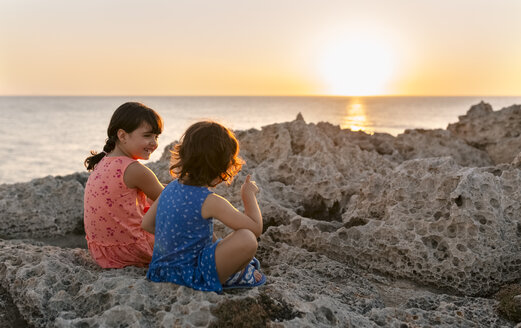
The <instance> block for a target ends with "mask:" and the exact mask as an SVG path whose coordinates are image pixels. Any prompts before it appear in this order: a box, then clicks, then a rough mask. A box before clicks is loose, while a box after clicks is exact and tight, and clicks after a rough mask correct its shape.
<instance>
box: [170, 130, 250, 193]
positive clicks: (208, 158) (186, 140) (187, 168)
mask: <svg viewBox="0 0 521 328" xmlns="http://www.w3.org/2000/svg"><path fill="white" fill-rule="evenodd" d="M238 155H239V142H238V141H237V139H236V138H235V135H234V134H233V132H231V131H230V130H229V129H227V128H226V127H224V126H222V125H221V124H219V123H216V122H211V121H202V122H197V123H195V124H193V125H192V126H190V127H189V128H188V129H187V130H186V132H185V134H184V135H183V137H182V138H181V141H180V143H178V144H177V145H176V146H175V147H174V150H173V151H172V166H171V167H170V173H171V174H172V176H173V177H177V178H178V179H179V180H181V181H182V182H183V183H184V184H188V185H194V186H211V187H214V186H216V185H217V184H218V183H220V182H223V181H225V182H227V183H231V181H232V180H233V177H234V176H235V175H236V174H237V173H238V172H239V171H240V170H241V167H242V165H243V161H242V160H241V159H240V158H239V156H238Z"/></svg>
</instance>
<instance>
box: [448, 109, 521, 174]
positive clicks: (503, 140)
mask: <svg viewBox="0 0 521 328" xmlns="http://www.w3.org/2000/svg"><path fill="white" fill-rule="evenodd" d="M447 130H449V131H451V132H452V133H453V134H454V135H456V136H459V137H460V138H462V139H464V140H465V141H467V142H468V143H469V144H470V145H471V146H473V147H476V148H479V149H482V150H485V151H486V152H487V153H488V154H489V156H490V158H491V159H492V160H493V161H494V163H496V164H499V163H510V162H511V161H512V160H513V159H514V157H515V156H516V155H517V154H519V153H520V152H521V105H512V106H510V107H505V108H503V109H501V110H499V111H493V110H492V106H490V104H487V103H484V102H481V103H479V104H477V105H474V106H472V107H471V108H470V109H469V111H468V112H467V114H466V115H463V116H460V117H459V121H458V122H456V123H452V124H449V125H448V127H447Z"/></svg>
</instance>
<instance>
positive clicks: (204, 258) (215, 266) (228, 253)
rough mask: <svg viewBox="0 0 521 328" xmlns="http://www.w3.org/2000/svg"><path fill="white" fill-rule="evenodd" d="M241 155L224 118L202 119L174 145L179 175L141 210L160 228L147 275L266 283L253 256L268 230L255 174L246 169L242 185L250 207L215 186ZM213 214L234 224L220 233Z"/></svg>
mask: <svg viewBox="0 0 521 328" xmlns="http://www.w3.org/2000/svg"><path fill="white" fill-rule="evenodd" d="M238 154H239V143H238V141H237V139H236V138H235V136H234V134H233V133H232V132H231V131H230V130H228V129H227V128H226V127H224V126H222V125H220V124H218V123H215V122H210V121H203V122H198V123H195V124H193V125H192V126H190V127H189V128H188V130H186V132H185V134H184V135H183V137H182V138H181V141H180V143H178V144H177V145H176V146H175V147H174V151H173V152H172V163H173V164H172V166H171V167H170V173H171V174H172V176H173V177H174V178H175V180H174V181H172V182H171V183H170V184H168V186H166V188H165V189H164V190H163V192H162V193H161V195H160V197H159V200H158V201H156V202H154V204H153V205H152V207H151V208H150V209H149V211H148V212H147V213H146V214H145V216H144V217H143V223H142V227H143V229H145V230H146V231H149V232H151V233H154V232H155V245H154V251H153V255H152V262H151V263H150V266H149V269H148V272H147V278H148V279H149V280H151V281H155V282H172V283H176V284H179V285H184V286H188V287H191V288H193V289H197V290H203V291H215V292H221V291H222V290H223V289H227V288H250V287H255V286H260V285H262V284H264V283H265V282H266V277H265V276H264V275H263V274H262V273H261V272H260V264H259V262H258V260H257V259H256V258H255V257H254V255H255V253H256V251H257V246H258V245H257V237H259V236H260V234H261V233H262V215H261V212H260V209H259V205H258V203H257V198H256V194H257V193H258V192H259V188H258V187H257V185H256V184H255V181H252V180H251V179H250V176H249V175H248V176H247V177H246V180H245V182H244V184H243V185H242V187H241V197H242V201H243V204H244V213H242V212H240V211H238V210H237V209H236V208H235V207H234V206H233V205H231V204H230V203H229V202H228V201H227V200H226V199H225V198H223V197H221V196H219V195H217V194H215V193H213V192H212V191H210V190H209V188H211V187H215V186H217V185H218V184H219V183H221V182H225V183H227V184H230V183H231V181H232V179H233V177H234V176H235V175H236V174H237V173H238V172H239V171H240V169H241V167H242V164H243V163H244V162H243V161H242V160H241V159H240V158H239V156H238ZM214 219H217V220H219V221H221V222H222V223H223V224H224V225H226V226H228V227H229V228H231V229H232V230H234V231H233V232H232V233H230V234H229V235H228V236H226V237H225V238H224V239H219V240H217V239H216V238H215V237H214V234H213V220H214Z"/></svg>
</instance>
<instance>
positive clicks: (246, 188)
mask: <svg viewBox="0 0 521 328" xmlns="http://www.w3.org/2000/svg"><path fill="white" fill-rule="evenodd" d="M250 179H251V176H250V175H249V174H248V175H247V176H246V180H244V183H243V184H242V187H241V195H242V196H243V197H244V196H246V195H249V194H251V195H253V196H255V195H256V194H257V193H258V192H259V187H257V184H256V183H255V181H252V180H250Z"/></svg>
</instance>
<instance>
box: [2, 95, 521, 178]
mask: <svg viewBox="0 0 521 328" xmlns="http://www.w3.org/2000/svg"><path fill="white" fill-rule="evenodd" d="M127 101H139V102H142V103H144V104H145V105H147V106H149V107H151V108H153V109H155V110H156V111H157V112H158V113H159V114H160V115H161V116H162V117H163V119H164V121H165V127H164V131H163V133H162V134H161V136H160V137H159V147H158V149H157V150H156V151H155V152H154V153H153V154H152V156H151V159H150V161H156V160H158V159H159V158H160V157H161V154H162V153H163V149H164V147H166V146H167V145H168V144H170V143H171V142H173V141H175V140H179V138H180V137H181V135H182V133H183V132H184V130H186V128H187V127H188V126H190V125H191V124H192V123H195V122H197V121H199V120H202V119H211V120H215V121H217V122H220V123H222V124H224V125H226V126H228V127H230V128H231V129H233V130H247V129H261V128H262V127H263V126H266V125H269V124H273V123H280V122H287V121H292V120H294V119H295V118H296V117H297V115H298V114H299V113H301V114H302V116H303V117H304V120H305V121H306V122H308V123H318V122H321V121H323V122H329V123H332V124H334V125H338V126H340V127H341V128H343V129H351V130H362V131H365V132H367V133H389V134H391V135H394V136H396V135H398V134H400V133H403V132H404V130H406V129H416V128H421V129H438V128H441V129H445V128H446V127H447V125H448V124H449V123H453V122H457V121H458V116H460V115H465V113H466V112H467V110H468V109H469V108H470V107H471V106H472V105H475V104H478V103H479V102H481V101H484V102H487V103H489V104H491V105H492V107H493V109H494V110H500V109H501V108H503V107H507V106H510V105H513V104H521V97H475V96H473V97H405V96H403V97H402V96H396V97H387V96H385V97H384V96H380V97H330V96H308V97H279V96H277V97H272V96H265V97H260V96H252V97H249V96H204V97H203V96H169V97H156V96H154V97H152V96H149V97H138V96H128V97H127V96H125V97H124V96H118V97H98V96H93V97H83V96H82V97H63V96H62V97H55V96H45V97H39V96H38V97H37V96H31V97H26V96H23V97H22V96H3V97H0V136H1V142H0V184H4V183H7V184H12V183H18V182H27V181H30V180H32V179H34V178H40V177H45V176H48V175H52V176H56V175H67V174H71V173H75V172H82V171H83V172H85V167H84V166H83V162H84V160H85V158H86V157H87V156H88V155H89V151H90V150H95V151H101V150H102V147H103V145H104V144H105V139H106V137H107V135H106V129H107V126H108V123H109V121H110V117H111V115H112V113H113V112H114V110H115V109H116V108H117V107H118V106H119V105H121V104H122V103H124V102H127ZM144 163H146V162H144Z"/></svg>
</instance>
